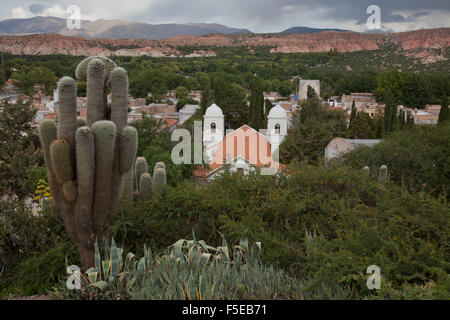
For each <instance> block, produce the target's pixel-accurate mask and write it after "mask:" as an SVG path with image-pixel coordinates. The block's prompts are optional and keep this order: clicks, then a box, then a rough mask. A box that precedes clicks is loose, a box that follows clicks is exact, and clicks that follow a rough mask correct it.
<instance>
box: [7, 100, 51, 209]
mask: <svg viewBox="0 0 450 320" xmlns="http://www.w3.org/2000/svg"><path fill="white" fill-rule="evenodd" d="M35 116H36V109H33V108H30V103H29V102H27V101H26V102H22V101H18V102H17V103H15V104H11V103H9V102H8V101H4V102H3V112H0V190H1V194H0V196H4V195H6V196H15V197H17V198H18V199H19V200H23V199H25V198H26V197H28V196H31V195H32V194H33V192H34V188H33V187H34V186H35V185H33V183H31V186H28V185H27V183H26V181H27V180H28V179H29V177H31V176H32V172H33V170H35V168H37V167H40V166H42V164H43V161H42V154H41V153H40V152H39V151H38V150H37V146H38V145H39V138H38V135H37V132H36V129H35V128H34V126H33V123H34V118H35ZM35 182H37V181H35Z"/></svg>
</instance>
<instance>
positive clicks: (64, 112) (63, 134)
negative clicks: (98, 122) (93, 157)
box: [58, 77, 78, 163]
mask: <svg viewBox="0 0 450 320" xmlns="http://www.w3.org/2000/svg"><path fill="white" fill-rule="evenodd" d="M58 93H59V116H58V139H64V140H66V141H67V142H68V143H69V145H70V159H71V160H72V163H75V131H76V130H77V128H78V121H77V97H76V94H77V86H76V83H75V81H74V80H73V79H72V78H71V77H63V78H61V80H59V82H58Z"/></svg>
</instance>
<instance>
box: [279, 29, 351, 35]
mask: <svg viewBox="0 0 450 320" xmlns="http://www.w3.org/2000/svg"><path fill="white" fill-rule="evenodd" d="M323 31H342V32H345V31H349V30H342V29H315V28H308V27H292V28H289V29H286V30H284V31H281V33H306V34H309V33H316V32H323Z"/></svg>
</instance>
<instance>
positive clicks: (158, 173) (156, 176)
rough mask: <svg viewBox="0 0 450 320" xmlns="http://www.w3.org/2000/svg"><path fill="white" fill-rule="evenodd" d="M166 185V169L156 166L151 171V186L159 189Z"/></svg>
mask: <svg viewBox="0 0 450 320" xmlns="http://www.w3.org/2000/svg"><path fill="white" fill-rule="evenodd" d="M165 185H166V170H164V169H163V168H156V169H155V170H154V171H153V188H154V189H155V190H156V191H161V190H162V189H163V187H164V186H165Z"/></svg>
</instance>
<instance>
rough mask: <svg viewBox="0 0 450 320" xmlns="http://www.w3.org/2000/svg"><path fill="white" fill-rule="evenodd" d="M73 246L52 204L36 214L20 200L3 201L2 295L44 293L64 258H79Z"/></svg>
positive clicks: (0, 240) (0, 225)
mask: <svg viewBox="0 0 450 320" xmlns="http://www.w3.org/2000/svg"><path fill="white" fill-rule="evenodd" d="M74 248H75V247H74V244H73V243H72V242H71V241H70V240H69V239H68V236H67V235H66V233H65V230H64V225H63V224H62V221H61V219H60V217H59V216H58V215H57V213H56V212H55V211H54V210H53V209H52V208H51V207H50V208H49V209H48V210H43V211H42V213H40V214H37V215H36V214H33V213H32V210H31V208H30V207H29V206H28V205H26V204H24V203H23V202H21V201H16V200H6V201H5V200H2V201H0V295H1V294H6V293H20V294H27V295H31V294H38V293H45V292H46V290H47V289H48V288H49V287H50V286H51V285H52V284H53V283H55V281H57V277H58V276H60V275H61V274H64V272H65V270H64V269H63V268H64V259H65V257H66V256H69V257H72V259H73V260H76V257H77V255H76V251H75V252H74Z"/></svg>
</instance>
